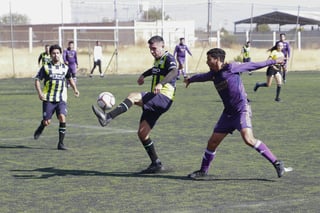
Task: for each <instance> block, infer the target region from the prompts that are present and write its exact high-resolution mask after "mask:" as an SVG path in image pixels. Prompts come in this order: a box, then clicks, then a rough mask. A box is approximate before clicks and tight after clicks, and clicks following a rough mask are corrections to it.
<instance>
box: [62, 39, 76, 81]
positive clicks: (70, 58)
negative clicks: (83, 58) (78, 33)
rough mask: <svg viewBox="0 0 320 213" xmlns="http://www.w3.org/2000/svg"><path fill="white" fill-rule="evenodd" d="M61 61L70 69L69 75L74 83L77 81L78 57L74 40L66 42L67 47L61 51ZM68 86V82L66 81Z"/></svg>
mask: <svg viewBox="0 0 320 213" xmlns="http://www.w3.org/2000/svg"><path fill="white" fill-rule="evenodd" d="M63 61H64V63H65V64H66V65H68V67H69V68H70V71H71V76H72V79H73V81H74V83H77V68H78V57H77V51H76V50H75V49H74V42H73V41H69V42H68V48H67V49H65V50H64V51H63ZM68 87H69V82H68Z"/></svg>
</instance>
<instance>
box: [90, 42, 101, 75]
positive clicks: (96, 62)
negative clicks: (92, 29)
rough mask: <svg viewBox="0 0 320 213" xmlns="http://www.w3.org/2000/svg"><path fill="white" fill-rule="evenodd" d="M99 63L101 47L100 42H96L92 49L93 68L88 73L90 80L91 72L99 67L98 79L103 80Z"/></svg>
mask: <svg viewBox="0 0 320 213" xmlns="http://www.w3.org/2000/svg"><path fill="white" fill-rule="evenodd" d="M101 61H102V47H101V43H100V41H96V45H95V46H94V49H93V68H92V70H91V72H90V78H92V76H93V75H92V74H93V71H94V70H95V69H96V67H97V66H98V67H99V73H100V77H101V78H103V73H102V70H101Z"/></svg>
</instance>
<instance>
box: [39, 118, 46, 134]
mask: <svg viewBox="0 0 320 213" xmlns="http://www.w3.org/2000/svg"><path fill="white" fill-rule="evenodd" d="M45 127H46V126H45V125H44V124H43V120H42V121H41V122H40V125H39V127H38V130H39V131H40V132H42V130H43V129H44V128H45Z"/></svg>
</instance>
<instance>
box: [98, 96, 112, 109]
mask: <svg viewBox="0 0 320 213" xmlns="http://www.w3.org/2000/svg"><path fill="white" fill-rule="evenodd" d="M115 103H116V99H115V97H114V95H113V94H112V93H110V92H102V93H100V94H99V96H98V99H97V104H98V106H99V107H100V108H101V109H102V110H108V109H111V108H112V107H113V106H114V104H115Z"/></svg>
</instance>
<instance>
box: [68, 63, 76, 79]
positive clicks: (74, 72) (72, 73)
mask: <svg viewBox="0 0 320 213" xmlns="http://www.w3.org/2000/svg"><path fill="white" fill-rule="evenodd" d="M68 66H69V69H70V71H71V75H72V77H73V78H74V77H75V75H76V74H77V64H69V65H68Z"/></svg>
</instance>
